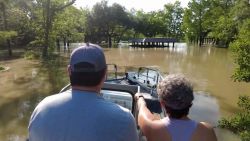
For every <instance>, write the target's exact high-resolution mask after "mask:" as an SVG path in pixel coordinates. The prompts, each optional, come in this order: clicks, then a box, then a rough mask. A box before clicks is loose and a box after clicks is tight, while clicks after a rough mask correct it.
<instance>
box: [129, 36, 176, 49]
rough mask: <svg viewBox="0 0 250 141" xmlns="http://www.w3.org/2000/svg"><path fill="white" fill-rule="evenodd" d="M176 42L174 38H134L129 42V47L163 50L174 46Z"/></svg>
mask: <svg viewBox="0 0 250 141" xmlns="http://www.w3.org/2000/svg"><path fill="white" fill-rule="evenodd" d="M176 42H177V40H176V39H174V38H134V39H130V40H129V46H132V47H141V48H153V47H156V48H164V47H170V44H172V47H174V44H175V43H176Z"/></svg>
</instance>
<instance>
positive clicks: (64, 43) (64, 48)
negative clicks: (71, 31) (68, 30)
mask: <svg viewBox="0 0 250 141" xmlns="http://www.w3.org/2000/svg"><path fill="white" fill-rule="evenodd" d="M66 44H67V42H66V38H63V52H66Z"/></svg>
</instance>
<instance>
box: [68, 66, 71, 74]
mask: <svg viewBox="0 0 250 141" xmlns="http://www.w3.org/2000/svg"><path fill="white" fill-rule="evenodd" d="M68 75H69V76H70V75H71V66H70V65H68Z"/></svg>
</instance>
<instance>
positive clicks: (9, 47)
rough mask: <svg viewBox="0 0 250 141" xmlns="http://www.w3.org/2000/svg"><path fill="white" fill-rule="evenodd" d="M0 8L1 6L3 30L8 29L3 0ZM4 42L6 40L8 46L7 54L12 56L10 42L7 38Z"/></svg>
mask: <svg viewBox="0 0 250 141" xmlns="http://www.w3.org/2000/svg"><path fill="white" fill-rule="evenodd" d="M1 8H2V12H3V24H4V30H5V31H8V23H7V17H6V7H5V4H4V3H3V2H1ZM6 42H7V46H8V52H9V56H12V48H11V44H10V39H7V40H6Z"/></svg>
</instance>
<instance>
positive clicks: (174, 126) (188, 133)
mask: <svg viewBox="0 0 250 141" xmlns="http://www.w3.org/2000/svg"><path fill="white" fill-rule="evenodd" d="M165 124H166V128H167V130H168V132H169V133H170V135H171V137H172V141H190V140H191V137H192V134H193V132H194V130H195V129H196V127H197V122H195V121H193V120H180V119H172V118H168V117H166V118H165Z"/></svg>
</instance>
